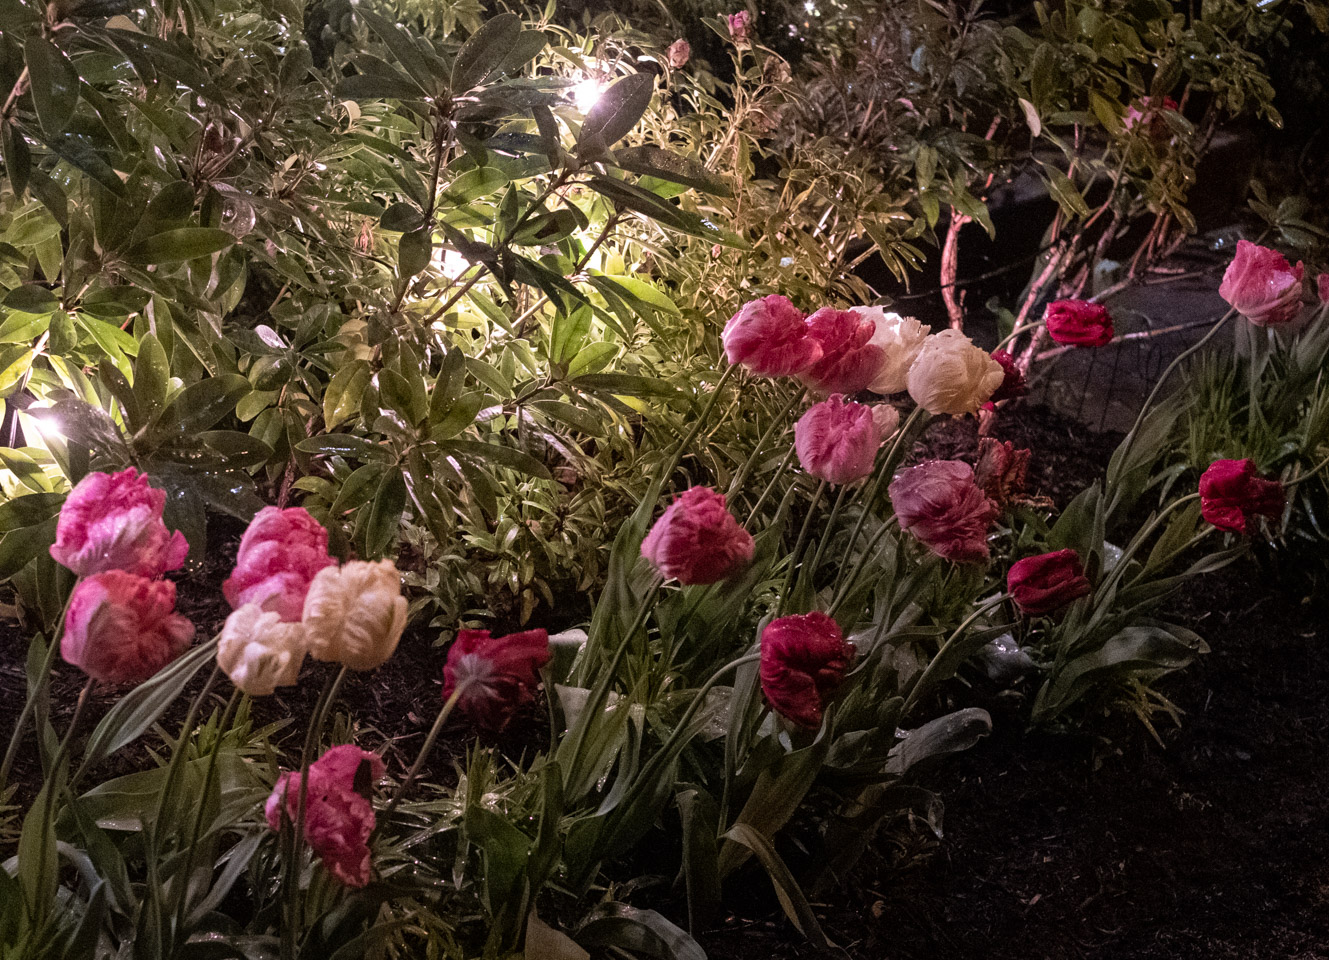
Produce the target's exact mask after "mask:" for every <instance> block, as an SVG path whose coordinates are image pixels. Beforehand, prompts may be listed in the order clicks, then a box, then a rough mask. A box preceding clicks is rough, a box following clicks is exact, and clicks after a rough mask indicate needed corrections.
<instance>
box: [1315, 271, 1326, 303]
mask: <svg viewBox="0 0 1329 960" xmlns="http://www.w3.org/2000/svg"><path fill="white" fill-rule="evenodd" d="M1315 293H1316V294H1317V295H1318V296H1319V298H1320V302H1321V303H1329V273H1322V274H1320V275H1319V276H1318V277H1316V278H1315Z"/></svg>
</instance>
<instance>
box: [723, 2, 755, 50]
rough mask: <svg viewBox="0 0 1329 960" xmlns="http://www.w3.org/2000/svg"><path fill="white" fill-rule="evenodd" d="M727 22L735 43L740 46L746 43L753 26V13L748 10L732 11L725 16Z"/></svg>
mask: <svg viewBox="0 0 1329 960" xmlns="http://www.w3.org/2000/svg"><path fill="white" fill-rule="evenodd" d="M725 23H726V24H728V26H729V36H730V37H731V38H733V41H734V43H736V44H738V45H739V46H744V45H746V44H747V42H748V36H749V32H750V30H751V28H752V14H750V13H748V11H746V10H740V11H738V13H730V14H727V15H726V16H725Z"/></svg>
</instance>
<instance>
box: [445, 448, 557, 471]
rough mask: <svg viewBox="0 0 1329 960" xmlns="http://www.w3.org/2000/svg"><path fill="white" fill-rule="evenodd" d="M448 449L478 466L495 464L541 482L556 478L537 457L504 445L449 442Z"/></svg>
mask: <svg viewBox="0 0 1329 960" xmlns="http://www.w3.org/2000/svg"><path fill="white" fill-rule="evenodd" d="M448 447H449V449H451V450H452V451H454V452H456V453H460V454H462V455H464V456H467V457H471V458H472V459H473V460H474V461H475V462H476V463H477V465H487V464H489V463H493V464H497V465H498V466H502V467H507V468H508V469H510V470H516V471H517V472H518V473H524V474H526V475H527V476H531V477H536V478H538V479H540V480H552V479H553V478H554V477H553V474H551V473H550V472H549V468H548V467H546V466H545V465H544V464H543V463H541V462H540V461H539V460H537V459H535V457H533V456H531V455H530V454H528V453H522V452H521V451H520V450H515V449H513V448H512V447H507V446H503V445H502V444H498V443H485V442H483V441H479V440H452V441H449V443H448Z"/></svg>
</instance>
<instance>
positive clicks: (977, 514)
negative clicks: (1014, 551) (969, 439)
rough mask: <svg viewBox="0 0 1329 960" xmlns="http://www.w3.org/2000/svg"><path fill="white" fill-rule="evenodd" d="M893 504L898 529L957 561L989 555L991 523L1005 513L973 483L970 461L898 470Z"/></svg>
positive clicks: (892, 488) (892, 487)
mask: <svg viewBox="0 0 1329 960" xmlns="http://www.w3.org/2000/svg"><path fill="white" fill-rule="evenodd" d="M890 495H891V504H892V505H893V506H894V507H895V516H896V518H897V519H898V520H899V521H900V528H901V529H902V530H907V531H909V533H911V534H913V535H914V537H916V538H917V539H918V540H919V541H920V542H921V543H922V544H923V545H924V546H926V547H927V548H928V549H929V550H931V551H932V552H933V553H935V554H937V555H938V556H940V557H943V558H945V559H947V560H951V561H954V562H956V563H970V562H976V561H983V560H987V559H988V556H989V554H988V542H987V534H988V527H989V526H990V525H991V523H992V521H993V520H995V519H996V518H997V516H998V515H999V514H1000V513H1001V511H1000V509H999V508H998V507H997V505H996V504H995V503H993V502H992V501H991V500H989V499H988V498H987V496H986V495H985V494H984V493H983V491H982V490H980V489H979V488H978V486H977V485H976V484H975V483H974V472H973V470H971V469H970V467H969V464H967V463H962V462H960V461H959V460H928V461H925V462H923V463H920V464H919V465H918V466H916V467H910V468H909V469H908V470H903V471H901V472H900V473H899V474H897V475H896V477H895V479H894V480H892V481H891V485H890Z"/></svg>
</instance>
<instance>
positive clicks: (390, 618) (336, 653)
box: [303, 560, 406, 670]
mask: <svg viewBox="0 0 1329 960" xmlns="http://www.w3.org/2000/svg"><path fill="white" fill-rule="evenodd" d="M303 622H304V625H305V630H306V633H307V638H308V640H309V653H310V655H311V656H312V657H313V658H314V659H315V660H331V661H333V662H334V663H341V664H344V665H346V666H348V667H350V668H351V669H352V670H373V669H374V668H375V667H378V666H380V665H381V664H383V663H384V662H385V661H386V660H387V659H388V657H390V656H392V652H393V651H394V650H396V649H397V641H398V640H400V639H401V635H402V631H403V630H405V629H406V598H405V597H403V596H402V595H401V574H399V573H398V572H397V567H396V565H395V564H393V562H392V561H391V560H380V561H378V562H377V563H369V562H366V561H364V560H353V561H351V562H350V563H346V564H343V565H342V566H341V567H325V568H324V569H322V570H320V571H319V572H318V574H317V575H316V576H315V577H314V582H313V583H311V584H310V585H309V593H308V595H307V596H306V597H305V609H304V618H303Z"/></svg>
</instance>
